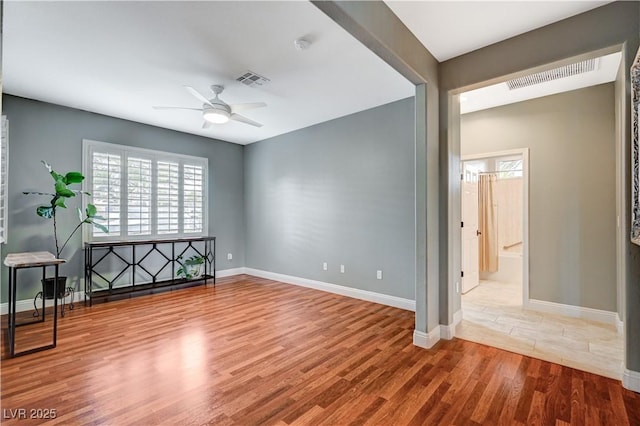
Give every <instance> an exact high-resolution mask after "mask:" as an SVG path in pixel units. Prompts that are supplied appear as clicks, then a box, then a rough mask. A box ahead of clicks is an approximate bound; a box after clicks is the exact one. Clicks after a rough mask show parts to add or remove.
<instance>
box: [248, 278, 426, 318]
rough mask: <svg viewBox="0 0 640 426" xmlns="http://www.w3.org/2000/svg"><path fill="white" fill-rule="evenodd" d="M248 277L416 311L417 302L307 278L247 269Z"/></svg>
mask: <svg viewBox="0 0 640 426" xmlns="http://www.w3.org/2000/svg"><path fill="white" fill-rule="evenodd" d="M244 273H246V274H247V275H253V276H254V277H259V278H266V279H269V280H274V281H281V282H283V283H287V284H293V285H299V286H301V287H307V288H313V289H315V290H321V291H326V292H328V293H334V294H339V295H341V296H347V297H353V298H355V299H360V300H366V301H367V302H374V303H380V304H382V305H387V306H393V307H394V308H400V309H405V310H407V311H414V312H415V310H416V302H415V300H411V299H404V298H402V297H396V296H389V295H387V294H382V293H376V292H373V291H368V290H360V289H357V288H351V287H345V286H342V285H338V284H331V283H326V282H323V281H316V280H310V279H307V278H300V277H294V276H291V275H284V274H278V273H275V272H269V271H263V270H260V269H253V268H245V272H244Z"/></svg>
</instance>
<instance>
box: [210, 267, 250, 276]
mask: <svg viewBox="0 0 640 426" xmlns="http://www.w3.org/2000/svg"><path fill="white" fill-rule="evenodd" d="M246 273H247V268H245V267H244V266H243V267H240V268H232V269H222V270H220V271H216V278H225V277H232V276H234V275H242V274H246Z"/></svg>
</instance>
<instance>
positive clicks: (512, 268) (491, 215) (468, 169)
mask: <svg viewBox="0 0 640 426" xmlns="http://www.w3.org/2000/svg"><path fill="white" fill-rule="evenodd" d="M525 166H526V165H525V162H524V155H523V154H522V153H509V154H506V153H500V154H498V153H495V154H486V155H485V156H480V155H476V156H474V158H473V159H470V158H469V159H465V160H464V161H463V164H462V171H463V173H462V183H461V197H462V199H461V207H462V210H461V213H462V224H461V225H462V245H461V248H462V253H461V255H462V256H461V263H462V293H463V294H465V293H468V292H469V291H472V290H473V289H474V288H475V287H476V286H478V285H480V286H481V285H482V284H483V282H486V283H488V282H491V283H494V284H498V283H504V285H505V286H509V288H510V289H511V290H515V287H517V293H516V292H514V293H512V294H517V296H515V297H516V298H517V299H518V300H514V301H513V302H514V303H517V304H520V305H521V304H522V297H523V288H522V286H523V281H524V280H523V273H524V260H525V259H524V250H523V248H524V240H525V238H524V227H525V223H524V217H525V215H524V208H525V202H524V201H525V193H526V192H528V191H526V188H525V184H526V182H525V173H524V171H525ZM527 293H528V292H527Z"/></svg>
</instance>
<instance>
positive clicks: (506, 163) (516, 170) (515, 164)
mask: <svg viewBox="0 0 640 426" xmlns="http://www.w3.org/2000/svg"><path fill="white" fill-rule="evenodd" d="M497 163H498V172H500V177H501V178H510V177H522V159H511V158H510V159H505V160H498V162H497Z"/></svg>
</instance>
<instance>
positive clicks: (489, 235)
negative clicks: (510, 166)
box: [478, 173, 498, 272]
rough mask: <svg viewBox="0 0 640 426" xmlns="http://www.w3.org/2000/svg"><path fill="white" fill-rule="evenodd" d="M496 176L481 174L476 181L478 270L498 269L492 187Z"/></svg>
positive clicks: (496, 218) (496, 233)
mask: <svg viewBox="0 0 640 426" xmlns="http://www.w3.org/2000/svg"><path fill="white" fill-rule="evenodd" d="M497 180H498V176H497V175H496V174H494V173H489V174H481V175H480V180H479V183H478V212H479V218H478V219H479V220H478V228H479V229H478V230H479V231H480V235H479V238H478V244H479V246H480V250H479V251H480V272H496V271H497V270H498V209H497V205H496V202H495V196H494V189H495V185H496V182H497Z"/></svg>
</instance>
